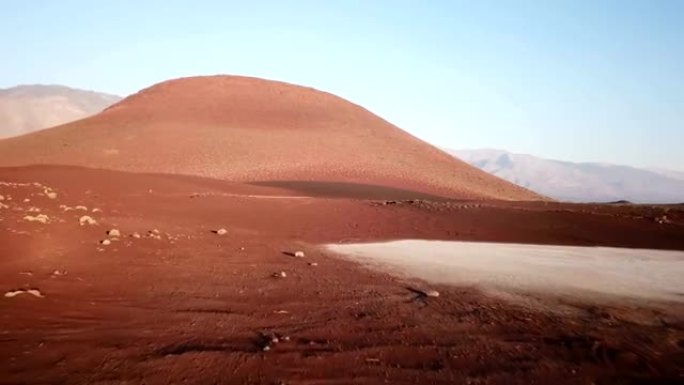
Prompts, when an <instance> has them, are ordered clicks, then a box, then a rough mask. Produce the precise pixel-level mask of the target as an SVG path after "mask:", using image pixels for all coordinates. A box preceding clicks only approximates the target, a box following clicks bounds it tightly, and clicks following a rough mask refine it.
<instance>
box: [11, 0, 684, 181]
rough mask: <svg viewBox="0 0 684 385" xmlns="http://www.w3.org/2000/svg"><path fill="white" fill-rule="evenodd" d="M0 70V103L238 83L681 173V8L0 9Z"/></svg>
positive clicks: (526, 149) (573, 155) (16, 4)
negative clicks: (65, 91) (52, 87)
mask: <svg viewBox="0 0 684 385" xmlns="http://www.w3.org/2000/svg"><path fill="white" fill-rule="evenodd" d="M246 3H250V4H246ZM0 55H1V58H0V87H3V88H4V87H9V86H13V85H16V84H21V83H58V84H65V85H69V86H74V87H80V88H86V89H94V90H98V91H106V92H111V93H117V94H120V95H126V94H129V93H132V92H135V91H137V90H139V89H141V88H144V87H147V86H149V85H152V84H153V83H156V82H159V81H161V80H165V79H168V78H174V77H181V76H190V75H199V74H217V73H227V74H240V75H251V76H258V77H265V78H271V79H277V80H283V81H287V82H292V83H298V84H303V85H308V86H312V87H315V88H319V89H322V90H326V91H329V92H332V93H335V94H338V95H340V96H343V97H345V98H347V99H350V100H351V101H353V102H355V103H358V104H361V105H363V106H364V107H366V108H368V109H370V110H371V111H373V112H375V113H377V114H379V115H381V116H382V117H384V118H385V119H387V120H389V121H391V122H392V123H395V124H396V125H398V126H399V127H401V128H403V129H405V130H407V131H409V132H411V133H413V134H414V135H416V136H418V137H420V138H422V139H424V140H427V141H429V142H431V143H434V144H436V145H439V146H444V147H451V148H477V147H492V148H503V149H508V150H512V151H516V152H522V153H530V154H535V155H540V156H545V157H551V158H559V159H567V160H575V161H608V162H617V163H625V164H632V165H640V166H643V165H647V166H663V167H668V168H674V169H684V1H681V0H674V1H664V0H663V1H657V0H643V1H629V0H616V1H602V0H587V1H579V0H575V1H560V0H558V1H556V0H534V1H522V0H521V1H503V0H502V1H481V0H477V1H443V2H440V1H418V0H415V1H399V0H393V1H371V0H368V1H365V0H348V1H322V0H321V1H313V0H312V1H292V0H290V1H285V0H283V1H253V2H246V1H235V2H233V1H199V0H195V1H168V0H167V1H161V0H160V1H121V0H120V1H113V0H112V1H92V0H88V1H85V0H84V1H68V0H60V1H57V0H55V1H47V0H46V1H10V0H8V1H2V2H0Z"/></svg>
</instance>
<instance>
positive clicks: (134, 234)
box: [131, 233, 140, 239]
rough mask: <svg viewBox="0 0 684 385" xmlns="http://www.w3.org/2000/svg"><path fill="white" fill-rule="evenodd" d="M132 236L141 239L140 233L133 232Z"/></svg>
mask: <svg viewBox="0 0 684 385" xmlns="http://www.w3.org/2000/svg"><path fill="white" fill-rule="evenodd" d="M131 238H135V239H140V234H138V233H133V234H131Z"/></svg>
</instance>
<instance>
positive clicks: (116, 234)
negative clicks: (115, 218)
mask: <svg viewBox="0 0 684 385" xmlns="http://www.w3.org/2000/svg"><path fill="white" fill-rule="evenodd" d="M107 235H109V236H110V237H112V238H119V237H120V236H121V232H120V231H119V230H117V229H111V230H109V231H107Z"/></svg>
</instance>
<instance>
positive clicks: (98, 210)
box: [92, 207, 102, 213]
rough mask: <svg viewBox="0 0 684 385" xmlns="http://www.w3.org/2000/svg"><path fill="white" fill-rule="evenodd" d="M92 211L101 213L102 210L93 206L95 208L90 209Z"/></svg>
mask: <svg viewBox="0 0 684 385" xmlns="http://www.w3.org/2000/svg"><path fill="white" fill-rule="evenodd" d="M92 212H94V213H101V212H102V210H100V209H98V208H97V207H95V208H94V209H93V210H92Z"/></svg>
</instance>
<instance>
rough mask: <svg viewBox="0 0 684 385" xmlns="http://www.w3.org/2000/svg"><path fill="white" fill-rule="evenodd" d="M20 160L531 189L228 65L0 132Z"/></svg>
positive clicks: (6, 160) (462, 190) (3, 161)
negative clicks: (29, 128) (81, 114)
mask: <svg viewBox="0 0 684 385" xmlns="http://www.w3.org/2000/svg"><path fill="white" fill-rule="evenodd" d="M29 164H62V165H77V166H85V167H94V168H104V169H113V170H123V171H134V172H156V173H173V174H185V175H197V176H206V177H213V178H220V179H224V180H231V181H272V180H278V181H282V180H289V181H335V182H356V183H365V184H375V185H385V186H391V187H396V188H401V189H408V190H415V191H421V192H424V193H428V194H437V195H442V196H448V197H452V198H472V199H515V200H537V199H540V197H539V196H537V195H536V194H533V193H531V192H529V191H527V190H525V189H523V188H520V187H517V186H514V185H513V184H510V183H508V182H505V181H503V180H501V179H498V178H496V177H493V176H490V175H488V174H486V173H484V172H482V171H480V170H477V169H475V168H473V167H471V166H469V165H467V164H465V163H463V162H461V161H459V160H456V159H454V158H453V157H451V156H450V155H448V154H446V153H444V152H442V151H440V150H438V149H436V148H434V147H432V146H430V145H428V144H426V143H424V142H422V141H420V140H418V139H417V138H415V137H412V136H411V135H409V134H407V133H406V132H404V131H402V130H400V129H398V128H397V127H395V126H393V125H392V124H390V123H388V122H386V121H384V120H383V119H381V118H379V117H378V116H376V115H374V114H372V113H370V112H369V111H367V110H365V109H363V108H361V107H359V106H357V105H354V104H352V103H350V102H348V101H346V100H344V99H341V98H339V97H336V96H334V95H331V94H328V93H325V92H321V91H317V90H314V89H311V88H305V87H300V86H295V85H291V84H286V83H281V82H275V81H268V80H262V79H255V78H246V77H235V76H214V77H194V78H185V79H177V80H171V81H167V82H164V83H160V84H158V85H155V86H153V87H150V88H148V89H145V90H143V91H141V92H139V93H138V94H135V95H133V96H130V97H128V98H126V99H125V100H123V101H122V102H120V103H118V104H116V105H114V106H112V107H110V108H109V109H107V110H106V111H104V112H103V113H101V114H99V115H96V116H94V117H91V118H88V119H84V120H81V121H78V122H74V123H70V124H67V125H63V126H60V127H56V128H53V129H49V130H45V131H41V132H36V133H33V134H29V135H25V136H22V137H18V138H11V139H6V140H2V141H0V166H17V165H29Z"/></svg>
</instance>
